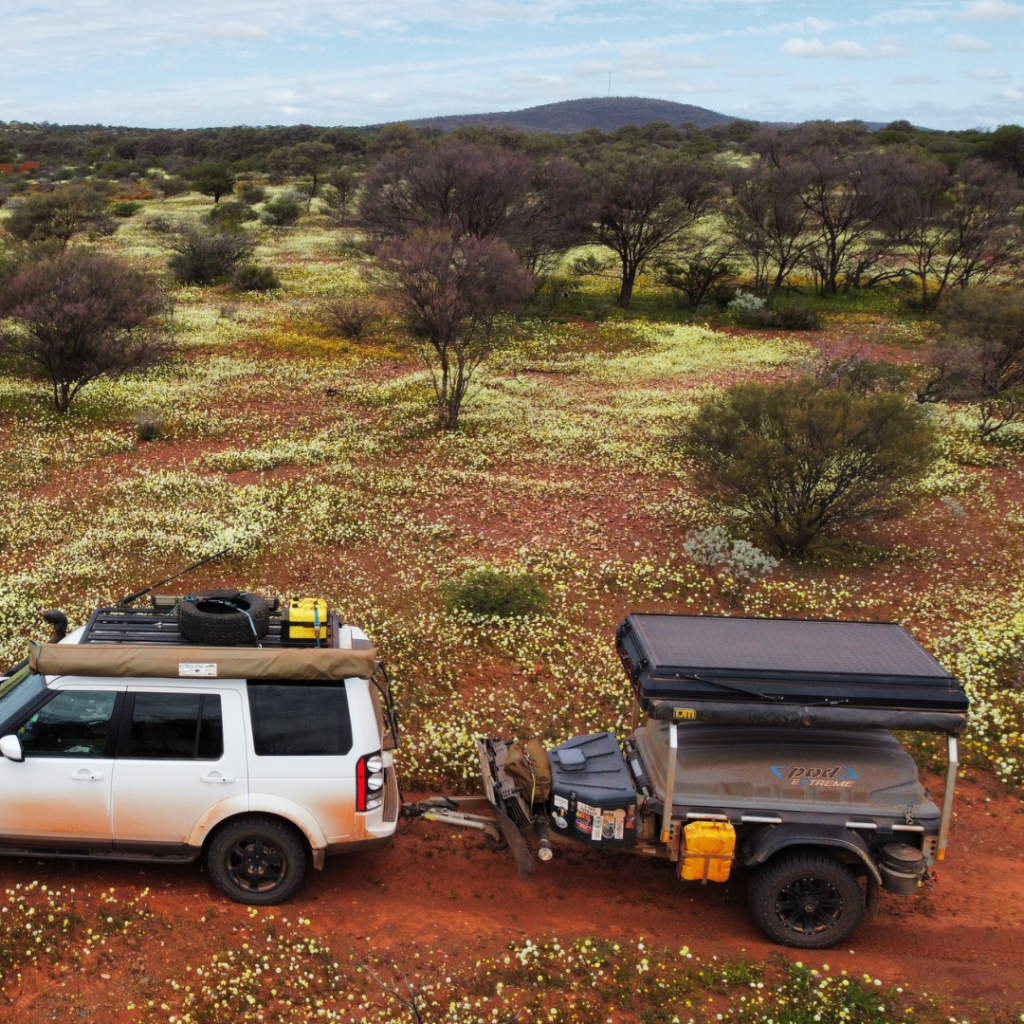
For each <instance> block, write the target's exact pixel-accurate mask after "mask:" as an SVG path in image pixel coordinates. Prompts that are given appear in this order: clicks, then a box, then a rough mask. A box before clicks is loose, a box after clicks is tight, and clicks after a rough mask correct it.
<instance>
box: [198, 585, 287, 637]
mask: <svg viewBox="0 0 1024 1024" xmlns="http://www.w3.org/2000/svg"><path fill="white" fill-rule="evenodd" d="M269 629H270V605H269V604H268V603H267V601H266V600H265V599H264V598H262V597H260V596H259V594H247V593H244V592H243V591H240V590H206V591H204V592H203V593H201V594H193V595H192V596H191V597H188V598H185V599H184V600H182V601H179V602H178V632H179V633H181V635H182V636H183V637H184V638H185V639H186V640H188V641H189V642H190V643H194V644H201V645H202V646H204V647H236V646H238V645H239V644H252V643H256V642H257V641H258V640H262V639H263V637H265V636H266V635H267V631H268V630H269Z"/></svg>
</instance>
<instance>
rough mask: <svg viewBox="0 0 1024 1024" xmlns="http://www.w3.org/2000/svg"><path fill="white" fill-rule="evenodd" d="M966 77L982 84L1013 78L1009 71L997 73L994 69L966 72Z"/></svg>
mask: <svg viewBox="0 0 1024 1024" xmlns="http://www.w3.org/2000/svg"><path fill="white" fill-rule="evenodd" d="M964 76H965V77H966V78H973V79H975V80H977V81H980V82H994V81H999V80H1001V79H1005V78H1012V77H1013V75H1011V74H1010V72H1009V71H996V70H994V69H992V68H974V69H972V70H971V71H965V72H964Z"/></svg>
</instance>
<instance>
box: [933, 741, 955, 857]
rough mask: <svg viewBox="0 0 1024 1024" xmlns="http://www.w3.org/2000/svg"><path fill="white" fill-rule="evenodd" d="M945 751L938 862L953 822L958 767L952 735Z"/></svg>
mask: <svg viewBox="0 0 1024 1024" xmlns="http://www.w3.org/2000/svg"><path fill="white" fill-rule="evenodd" d="M946 749H947V751H948V754H949V767H948V768H947V769H946V791H945V793H943V794H942V817H941V818H940V819H939V849H938V853H937V854H936V857H937V859H938V860H945V859H946V844H947V843H948V842H949V826H950V823H951V822H952V820H953V796H954V794H955V792H956V773H957V769H958V768H959V766H960V759H959V756H958V753H957V744H956V737H955V736H954V735H953V734H952V733H948V734H947V736H946Z"/></svg>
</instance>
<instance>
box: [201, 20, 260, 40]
mask: <svg viewBox="0 0 1024 1024" xmlns="http://www.w3.org/2000/svg"><path fill="white" fill-rule="evenodd" d="M203 35H204V36H209V37H210V38H211V39H266V38H267V36H269V35H270V33H269V32H268V31H267V30H266V29H264V28H259V27H258V26H256V25H246V24H244V23H243V22H240V21H225V22H223V23H222V24H220V25H212V26H210V28H207V29H204V30H203Z"/></svg>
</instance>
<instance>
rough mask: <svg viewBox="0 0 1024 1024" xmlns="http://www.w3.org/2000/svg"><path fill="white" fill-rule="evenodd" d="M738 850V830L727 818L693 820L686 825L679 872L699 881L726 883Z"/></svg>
mask: <svg viewBox="0 0 1024 1024" xmlns="http://www.w3.org/2000/svg"><path fill="white" fill-rule="evenodd" d="M735 850H736V829H734V828H733V827H732V823H731V822H728V821H691V822H690V824H689V825H686V826H685V827H684V828H683V857H682V860H681V862H680V863H681V866H680V870H679V875H680V877H681V878H686V879H688V880H690V881H696V882H707V881H709V880H710V881H712V882H727V881H728V880H729V870H730V869H731V867H732V857H733V853H734V852H735Z"/></svg>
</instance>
